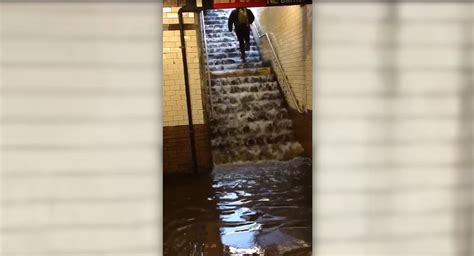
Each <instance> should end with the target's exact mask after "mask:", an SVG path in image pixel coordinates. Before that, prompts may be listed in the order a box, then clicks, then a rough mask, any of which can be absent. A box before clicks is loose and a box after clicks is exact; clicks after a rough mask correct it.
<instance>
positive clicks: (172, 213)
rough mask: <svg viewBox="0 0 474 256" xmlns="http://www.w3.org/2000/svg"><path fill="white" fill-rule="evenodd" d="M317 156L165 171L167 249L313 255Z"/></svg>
mask: <svg viewBox="0 0 474 256" xmlns="http://www.w3.org/2000/svg"><path fill="white" fill-rule="evenodd" d="M311 194H312V193H311V162H310V161H309V160H307V159H303V158H297V159H293V160H291V161H288V162H271V163H264V164H245V165H238V166H220V167H217V168H215V170H214V172H213V174H212V175H198V176H193V175H188V176H180V177H178V176H175V177H165V180H164V222H163V225H164V253H165V255H311V247H312V246H311V235H312V233H311V215H312V213H311Z"/></svg>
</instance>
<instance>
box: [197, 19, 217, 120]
mask: <svg viewBox="0 0 474 256" xmlns="http://www.w3.org/2000/svg"><path fill="white" fill-rule="evenodd" d="M199 16H200V17H199V18H200V22H201V38H202V41H203V42H202V55H203V57H204V66H205V68H206V69H205V70H206V71H205V75H206V83H207V86H206V95H207V102H208V104H206V105H207V107H208V108H209V109H208V113H209V115H210V117H211V119H212V117H213V116H214V107H213V102H212V87H211V86H212V83H211V71H210V70H209V56H208V51H207V40H206V24H205V22H204V11H201V13H200V14H199Z"/></svg>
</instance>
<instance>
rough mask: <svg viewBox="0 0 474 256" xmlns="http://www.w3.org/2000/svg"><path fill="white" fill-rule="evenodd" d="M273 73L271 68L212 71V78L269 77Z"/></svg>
mask: <svg viewBox="0 0 474 256" xmlns="http://www.w3.org/2000/svg"><path fill="white" fill-rule="evenodd" d="M271 73H272V70H271V68H270V67H259V68H245V69H236V70H222V71H212V72H211V78H220V77H236V76H267V75H270V74H271Z"/></svg>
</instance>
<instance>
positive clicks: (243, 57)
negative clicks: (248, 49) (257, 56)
mask: <svg viewBox="0 0 474 256" xmlns="http://www.w3.org/2000/svg"><path fill="white" fill-rule="evenodd" d="M240 59H241V60H242V62H243V63H245V52H242V53H240Z"/></svg>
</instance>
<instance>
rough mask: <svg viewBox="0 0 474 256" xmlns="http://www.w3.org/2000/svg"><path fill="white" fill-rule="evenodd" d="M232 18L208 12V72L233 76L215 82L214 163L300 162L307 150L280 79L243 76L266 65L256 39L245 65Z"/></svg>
mask: <svg viewBox="0 0 474 256" xmlns="http://www.w3.org/2000/svg"><path fill="white" fill-rule="evenodd" d="M229 12H230V10H208V11H207V12H206V15H205V24H206V27H205V31H206V38H207V45H208V56H209V60H208V65H209V69H210V70H211V71H213V72H214V73H215V72H223V71H225V72H226V74H227V75H228V77H220V78H214V79H212V81H211V84H212V87H211V92H212V96H211V97H212V102H213V110H214V114H213V116H212V122H211V137H212V139H211V145H212V150H213V159H214V162H215V163H217V164H221V163H236V162H258V161H262V160H288V159H291V158H293V157H295V156H298V155H300V154H301V153H302V152H303V148H302V147H301V144H299V143H298V142H297V141H296V139H295V135H294V132H293V123H292V121H291V119H290V118H289V116H288V111H287V109H286V103H285V101H284V98H283V96H282V93H281V92H280V90H279V87H278V82H277V80H276V78H275V76H274V75H273V74H270V75H245V74H244V73H242V72H243V70H246V71H252V70H254V71H255V70H257V69H258V68H261V67H263V66H264V64H263V63H262V60H261V57H260V53H259V51H258V48H257V46H256V42H255V40H254V38H253V36H251V48H250V51H248V52H247V61H246V62H245V63H242V61H241V60H240V52H239V48H238V40H237V38H236V36H235V34H234V33H230V32H229V31H228V28H227V17H228V16H229ZM254 71H252V72H253V74H255V73H258V72H254Z"/></svg>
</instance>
